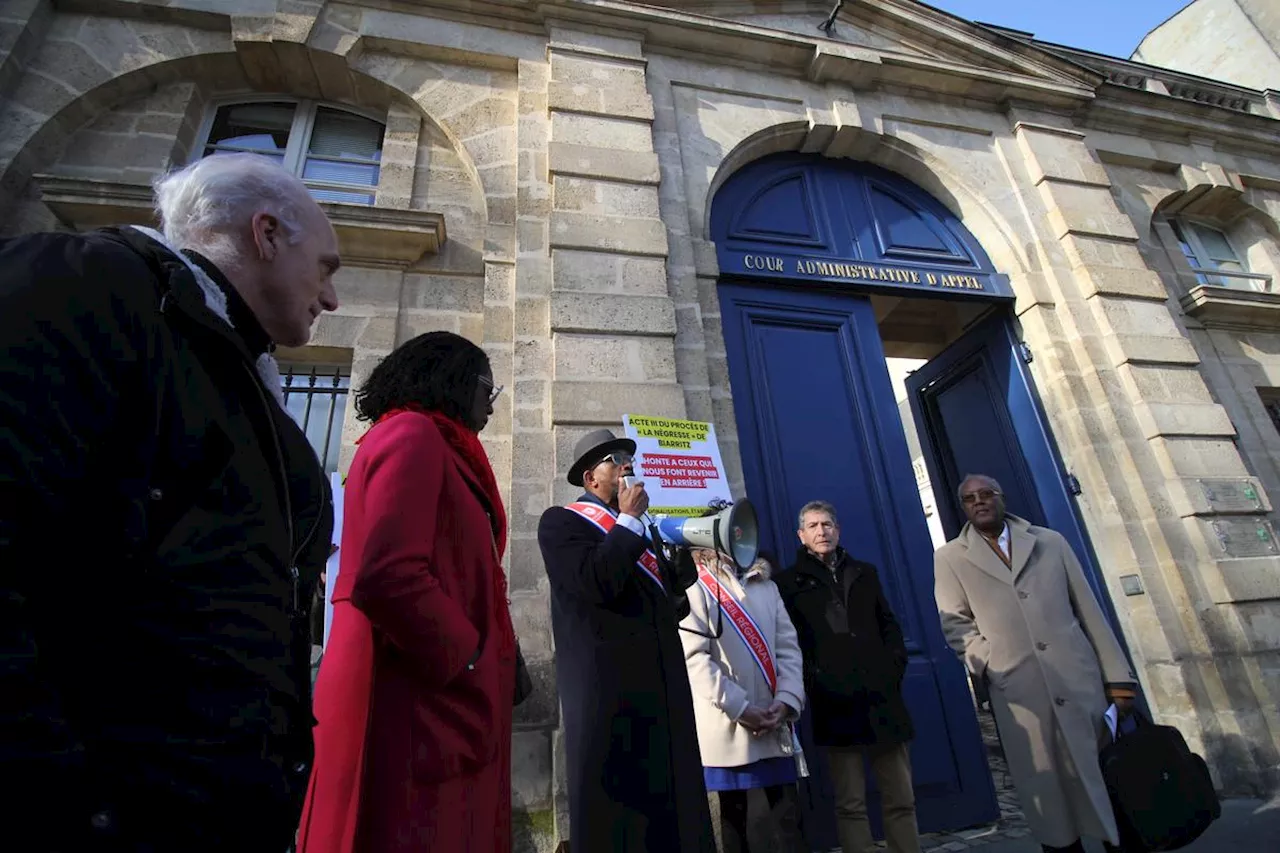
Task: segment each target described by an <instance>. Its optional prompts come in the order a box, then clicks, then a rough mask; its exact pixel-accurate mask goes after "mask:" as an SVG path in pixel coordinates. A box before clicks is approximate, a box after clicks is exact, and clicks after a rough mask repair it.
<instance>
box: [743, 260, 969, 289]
mask: <svg viewBox="0 0 1280 853" xmlns="http://www.w3.org/2000/svg"><path fill="white" fill-rule="evenodd" d="M742 263H743V266H745V267H746V268H747V269H748V270H750V271H751V272H773V273H781V274H784V275H786V274H790V275H802V276H813V277H815V278H844V279H852V280H854V281H865V282H884V283H886V284H908V285H911V284H914V285H923V286H925V287H954V288H958V289H961V290H985V289H986V287H985V286H984V285H983V283H982V279H980V278H978V277H977V276H973V275H961V274H958V273H942V272H927V271H924V270H908V269H902V268H900V267H886V266H880V265H878V264H850V263H841V262H837V261H814V260H809V259H806V258H797V259H794V260H793V259H787V258H780V257H778V256H776V255H744V256H743V258H742Z"/></svg>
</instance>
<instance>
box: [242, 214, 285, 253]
mask: <svg viewBox="0 0 1280 853" xmlns="http://www.w3.org/2000/svg"><path fill="white" fill-rule="evenodd" d="M250 227H251V228H252V230H253V249H254V251H255V252H256V253H257V255H258V259H259V260H262V261H271V260H274V259H275V257H276V253H277V252H278V251H279V249H278V245H277V244H278V243H279V240H280V238H281V236H283V235H282V234H281V233H280V220H279V219H277V218H276V217H275V216H273V215H271V214H270V213H267V212H266V211H264V210H263V211H258V212H257V213H255V214H254V215H253V219H252V220H250Z"/></svg>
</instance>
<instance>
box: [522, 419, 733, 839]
mask: <svg viewBox="0 0 1280 853" xmlns="http://www.w3.org/2000/svg"><path fill="white" fill-rule="evenodd" d="M635 450H636V445H635V442H634V441H632V440H631V439H629V438H617V437H615V436H614V434H613V433H611V432H610V431H609V430H606V429H601V430H596V431H594V432H591V433H588V434H587V435H586V436H584V437H583V438H582V440H581V441H579V442H578V444H577V447H576V448H575V449H574V458H575V461H574V463H573V465H572V466H571V467H570V468H569V474H568V477H569V482H570V483H571V484H572V485H574V486H580V487H582V489H583V490H584V491H583V494H582V496H581V497H579V498H578V499H577V500H576V501H574V502H573V503H571V504H569V505H568V506H567V507H558V506H557V507H551V508H550V509H548V510H547V511H546V512H544V513H543V514H542V519H541V521H540V522H539V524H538V544H539V545H540V546H541V547H542V558H543V561H544V562H545V564H546V569H547V577H548V578H549V579H550V581H551V623H552V628H553V630H554V633H555V642H556V682H557V687H558V689H559V692H560V704H561V712H562V714H563V715H564V737H565V753H566V757H567V759H568V771H569V772H568V777H569V779H568V781H569V816H570V834H569V841H570V844H571V845H572V848H573V850H574V851H575V853H583V851H585V853H596V851H616V853H713V851H714V850H715V842H714V839H713V837H712V833H711V817H710V812H709V810H708V807H707V792H706V787H705V785H704V784H703V775H702V759H701V756H700V755H699V752H698V735H697V730H696V727H695V723H694V717H693V698H692V695H691V694H690V692H689V678H688V674H687V670H686V669H685V665H684V651H683V648H682V646H681V643H680V638H679V635H678V634H677V626H678V624H679V619H678V617H677V615H676V611H675V607H674V605H673V601H674V600H675V599H674V598H673V597H672V595H671V590H670V589H669V582H668V581H666V580H664V577H663V573H662V571H661V570H660V569H659V567H658V564H657V561H656V560H655V558H654V555H653V553H652V552H651V551H650V550H649V541H648V539H647V538H646V535H645V528H644V524H643V522H642V521H641V517H642V516H643V514H644V512H645V510H646V509H647V508H648V506H649V498H648V495H646V494H645V491H644V484H643V483H635V484H632V485H629V486H628V485H625V484H624V482H623V478H624V477H627V476H631V475H632V473H633V469H632V455H633V454H634V453H635Z"/></svg>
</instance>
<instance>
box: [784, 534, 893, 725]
mask: <svg viewBox="0 0 1280 853" xmlns="http://www.w3.org/2000/svg"><path fill="white" fill-rule="evenodd" d="M837 578H838V582H837ZM774 580H775V582H776V583H777V584H778V592H779V593H781V595H782V600H783V603H784V604H785V605H786V607H787V614H788V615H789V616H790V617H791V621H792V623H793V624H794V625H795V627H796V633H797V634H799V636H800V649H801V651H802V652H803V653H804V675H805V691H806V693H807V695H808V701H809V707H810V709H811V712H812V714H813V729H814V731H813V737H814V742H815V743H817V744H818V745H820V746H870V745H873V744H890V743H905V742H906V741H909V740H911V739H912V737H914V735H915V731H914V729H913V728H912V725H911V715H910V714H909V713H908V712H907V705H906V702H904V701H903V699H902V676H903V674H904V673H905V672H906V667H907V648H906V644H905V643H904V642H903V638H902V628H901V626H899V625H898V620H897V619H896V618H895V617H894V615H893V611H892V610H891V609H890V608H889V603H888V602H887V601H886V600H885V597H884V590H883V589H881V587H880V576H879V574H878V573H877V572H876V567H875V566H873V565H871V564H870V563H864V562H862V561H860V560H854V559H851V558H850V557H849V555H848V554H847V553H845V551H844V549H843V548H842V549H840V551H839V558H838V562H837V565H836V572H835V574H834V575H833V573H832V572H831V570H830V569H828V568H827V567H826V566H825V565H823V564H822V563H821V562H820V561H819V560H818V559H817V558H816V557H814V556H813V555H812V554H810V553H809V552H808V551H807V550H806V549H804V548H801V549H800V550H799V553H798V554H797V555H796V562H795V564H794V565H793V566H792V567H791V570H790V571H787V572H783V573H781V574H780V575H777V576H775V578H774Z"/></svg>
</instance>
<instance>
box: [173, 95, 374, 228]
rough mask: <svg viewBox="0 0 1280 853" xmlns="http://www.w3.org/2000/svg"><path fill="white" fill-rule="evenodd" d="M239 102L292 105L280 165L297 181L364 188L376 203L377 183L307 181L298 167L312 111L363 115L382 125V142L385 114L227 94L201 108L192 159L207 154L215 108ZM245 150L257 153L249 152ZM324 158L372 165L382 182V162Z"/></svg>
mask: <svg viewBox="0 0 1280 853" xmlns="http://www.w3.org/2000/svg"><path fill="white" fill-rule="evenodd" d="M241 104H292V105H293V107H294V110H293V124H292V125H290V126H289V142H288V144H287V146H286V147H285V150H284V159H283V160H282V161H281V165H282V166H284V168H286V169H288V170H289V171H290V172H291V173H293V174H294V175H296V176H297V178H298V180H300V181H302V182H303V183H305V184H306V185H307V188H308V189H312V188H314V189H318V190H331V191H333V192H349V193H359V192H361V191H362V190H364V189H367V190H368V194H369V195H370V196H372V197H373V200H372V201H370V202H369V205H368V206H369V207H372V206H373V205H374V204H376V203H377V196H378V184H374V185H372V186H370V187H367V188H366V187H360V186H356V185H354V184H334V183H329V182H326V181H315V180H308V179H306V178H304V177H302V168H303V166H304V165H305V163H306V160H307V150H308V149H309V148H310V146H311V133H312V131H314V130H315V126H316V111H317V110H319V109H321V108H323V109H328V110H335V111H337V112H344V113H350V114H351V115H354V116H359V117H360V118H366V119H369V120H370V121H375V122H377V123H378V124H380V125H382V130H383V143H384V144H385V143H386V135H385V134H386V129H387V116H386V114H385V113H383V114H381V115H379V114H378V113H375V112H373V111H372V110H364V109H359V108H357V107H349V106H347V105H345V104H333V103H329V102H327V101H313V100H310V99H308V98H295V97H292V96H289V95H267V94H261V93H256V92H255V93H254V94H251V95H249V94H246V95H240V96H227V97H223V98H219V99H217V100H215V101H213V102H212V103H211V104H210V105H209V108H208V109H207V110H206V111H205V116H204V121H203V122H202V123H201V125H200V134H199V136H197V137H196V139H197V140H198V144H197V145H196V148H195V151H194V153H195V155H196V156H195V158H194V159H203V158H204V157H206V156H207V154H206V152H207V150H208V148H209V136H210V135H211V134H212V133H213V123H214V121H215V120H216V119H217V116H218V110H220V109H222V108H223V107H234V106H239V105H241ZM214 147H215V149H221V148H222V146H219V145H216V144H215V145H214ZM223 150H227V151H248V149H240V148H235V147H231V146H228V147H227V148H226V149H223ZM248 153H251V154H252V153H261V152H255V151H249V152H248ZM325 159H328V160H335V161H337V162H340V163H357V164H360V165H372V166H377V167H378V182H379V183H381V182H382V165H383V164H382V162H381V161H373V160H365V159H361V158H343V157H326V158H325ZM345 203H346V204H358V202H345Z"/></svg>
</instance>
